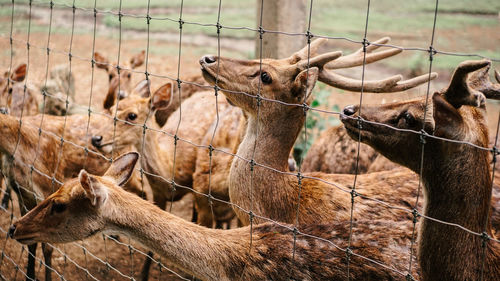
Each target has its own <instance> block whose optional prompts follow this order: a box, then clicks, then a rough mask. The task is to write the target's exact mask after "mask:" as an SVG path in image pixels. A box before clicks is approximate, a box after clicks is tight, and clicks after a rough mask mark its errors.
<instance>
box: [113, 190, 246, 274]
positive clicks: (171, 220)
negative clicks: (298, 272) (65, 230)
mask: <svg viewBox="0 0 500 281" xmlns="http://www.w3.org/2000/svg"><path fill="white" fill-rule="evenodd" d="M106 204H111V206H112V207H111V208H107V210H109V211H107V212H105V214H104V216H105V219H106V225H107V227H106V230H110V231H111V232H118V233H125V234H126V235H129V236H130V237H131V238H132V239H134V240H136V241H138V242H140V243H141V244H143V245H144V246H145V247H147V248H149V249H151V250H153V251H154V252H156V253H158V254H160V255H161V256H163V257H165V258H166V259H168V260H169V261H170V262H172V263H173V264H175V265H176V266H178V267H180V268H182V269H183V270H184V271H186V272H187V273H191V274H193V275H195V276H196V277H198V278H201V279H203V280H228V279H230V278H229V277H228V275H230V273H228V272H229V271H228V270H231V265H236V264H242V263H243V264H244V261H245V258H247V256H246V255H247V253H248V245H249V243H250V240H249V236H248V235H247V233H249V231H248V229H243V230H240V229H238V230H234V231H233V230H232V231H223V230H215V229H209V228H205V227H201V226H198V225H196V224H193V223H189V222H187V221H185V220H183V219H181V218H179V217H176V216H174V215H172V214H170V213H168V212H165V211H163V210H160V209H159V208H158V207H157V206H155V205H153V204H151V203H149V202H147V201H144V200H141V199H140V198H138V197H136V196H133V195H130V194H128V193H127V192H125V191H123V190H116V188H115V189H114V190H113V191H112V192H110V194H109V198H108V202H107V203H106ZM138 206H140V208H138ZM235 232H237V233H236V234H235Z"/></svg>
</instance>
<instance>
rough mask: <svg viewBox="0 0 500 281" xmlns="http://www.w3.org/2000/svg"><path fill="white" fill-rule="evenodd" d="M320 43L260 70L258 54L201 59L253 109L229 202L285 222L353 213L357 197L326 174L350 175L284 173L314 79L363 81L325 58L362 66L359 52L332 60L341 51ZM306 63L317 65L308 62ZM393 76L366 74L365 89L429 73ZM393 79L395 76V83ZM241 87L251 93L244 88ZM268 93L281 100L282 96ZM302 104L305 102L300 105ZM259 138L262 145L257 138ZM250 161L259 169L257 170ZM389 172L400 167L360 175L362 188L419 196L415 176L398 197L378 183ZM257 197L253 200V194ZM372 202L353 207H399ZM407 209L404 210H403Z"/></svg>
mask: <svg viewBox="0 0 500 281" xmlns="http://www.w3.org/2000/svg"><path fill="white" fill-rule="evenodd" d="M322 42H324V40H315V41H313V43H311V46H310V49H311V58H310V60H308V59H307V51H308V47H307V46H306V47H305V48H304V49H303V50H301V51H299V52H297V53H295V54H294V55H292V56H291V57H290V58H287V59H282V60H273V59H264V60H263V61H262V72H260V69H261V65H260V63H259V61H258V60H254V61H241V60H236V59H227V58H220V57H215V56H204V57H202V58H201V60H200V64H201V66H202V73H203V75H204V77H205V79H207V81H208V82H209V83H211V84H215V77H216V75H217V71H218V80H217V81H218V83H217V85H218V86H219V87H220V88H221V89H222V91H223V93H224V94H225V95H226V97H227V98H228V100H229V101H230V102H231V103H232V104H234V105H236V106H238V107H240V108H242V109H243V111H244V112H245V114H246V115H247V116H248V127H247V130H246V135H245V137H244V139H243V141H242V142H241V144H240V146H239V149H238V153H237V154H238V156H239V157H238V158H235V159H234V160H233V162H232V166H231V172H230V178H229V194H230V198H231V202H233V203H235V204H236V205H239V206H240V207H242V208H243V209H244V210H252V211H253V212H254V213H255V214H256V215H258V216H265V217H268V218H271V219H273V220H278V221H282V222H287V223H295V220H296V219H297V218H298V220H299V225H301V224H306V223H312V222H331V221H338V220H344V219H349V218H350V211H349V209H350V204H351V203H350V201H351V200H350V196H349V194H348V193H345V192H343V191H341V190H340V189H338V188H336V187H334V186H332V185H330V184H327V183H325V182H324V181H327V182H330V183H334V185H335V184H338V185H340V186H344V187H345V186H349V185H351V184H352V183H353V182H354V177H353V176H352V175H335V174H333V175H330V174H323V173H312V174H303V175H302V176H303V178H302V179H301V186H299V181H298V178H297V175H296V174H290V173H286V171H287V167H288V155H289V152H290V150H291V148H292V146H293V144H294V142H295V139H296V138H297V136H298V134H299V132H300V130H301V128H302V126H303V124H304V120H305V115H304V108H303V107H302V105H301V104H300V103H301V102H302V101H306V102H310V99H309V98H310V94H311V91H312V88H313V87H314V84H315V82H316V80H317V79H319V80H320V81H323V82H325V83H329V84H330V85H332V86H336V87H343V88H346V85H348V86H349V88H350V89H354V88H356V87H358V88H360V87H361V81H353V80H352V79H351V80H349V79H337V78H338V75H337V74H333V73H332V72H330V71H327V70H326V69H325V68H326V66H325V64H327V63H329V65H330V66H331V67H339V66H340V65H342V66H344V67H348V66H353V65H357V63H359V57H358V56H357V55H355V56H352V55H351V56H346V57H343V58H341V59H339V60H337V61H334V60H335V59H338V58H339V57H340V56H341V53H340V52H333V53H327V54H322V55H317V56H316V50H317V48H318V47H319V45H320V44H321V43H322ZM381 53H385V54H386V53H387V51H385V52H379V53H374V54H369V55H367V61H373V58H375V57H378V58H379V59H380V57H381V56H380V54H381ZM386 56H387V55H386ZM331 61H333V62H331ZM335 63H338V64H335ZM361 63H362V59H361ZM308 65H309V66H310V67H311V68H309V69H307V66H308ZM324 66H325V67H324ZM235 69H238V71H235ZM433 76H435V75H433ZM400 79H401V77H399V76H398V77H396V79H394V78H393V80H397V81H399V80H400ZM393 80H390V79H389V80H384V81H370V82H368V81H367V82H366V84H365V85H366V87H365V90H366V91H393V90H401V89H403V88H411V87H414V86H416V85H418V84H420V83H422V82H425V81H426V78H422V77H419V78H415V79H412V80H408V81H404V82H396V83H394V81H393ZM387 81H392V82H391V83H392V84H391V83H389V82H387ZM239 92H245V93H246V94H238V93H239ZM258 93H260V95H259V97H261V99H259V102H257V99H256V98H255V97H256V96H257V94H258ZM269 100H278V101H279V103H277V102H273V101H269ZM258 103H259V104H260V106H259V107H258V106H257V104H258ZM283 103H285V105H283ZM297 104H299V105H298V106H297ZM256 142H257V144H255V143H256ZM255 146H256V149H255V151H254V147H255ZM243 159H247V160H248V161H249V160H250V159H253V160H254V161H255V163H256V164H255V165H254V167H251V164H250V163H249V162H248V161H245V160H243ZM251 168H253V170H254V172H253V175H252V173H251ZM269 168H271V169H269ZM276 171H283V172H285V173H280V172H276ZM385 176H387V177H388V178H392V177H394V174H393V173H386V174H384V175H383V176H382V175H380V174H379V175H377V176H373V175H372V176H365V177H358V183H359V185H358V186H357V190H359V192H360V193H361V194H365V195H367V196H369V197H373V198H379V199H381V200H383V201H386V202H390V204H394V205H401V204H405V203H402V202H405V200H413V199H409V198H412V197H413V196H415V191H414V190H413V188H407V184H409V183H410V182H414V183H416V178H415V177H414V176H408V179H407V181H406V182H405V183H404V184H403V185H402V186H401V190H400V192H401V193H399V194H398V195H397V196H396V195H394V197H392V196H387V194H385V193H384V192H383V189H384V187H381V186H378V187H375V184H373V183H374V182H377V181H382V182H383V180H382V178H384V177H385ZM314 178H319V179H321V180H315V179H314ZM393 180H395V179H393ZM381 184H382V183H381ZM405 186H406V187H405ZM358 188H359V189H358ZM385 188H389V187H388V186H386V187H385ZM299 190H300V192H301V193H300V194H301V195H300V206H297V204H298V202H299ZM251 198H253V199H252V200H250V199H251ZM413 198H414V197H413ZM371 203H373V202H371ZM371 203H370V202H368V201H364V202H362V203H360V204H358V205H357V207H356V209H355V213H358V214H359V215H360V216H363V217H365V216H366V217H373V216H378V215H380V216H387V217H386V218H390V219H395V218H394V212H395V211H394V210H391V211H388V210H387V209H386V208H381V206H377V204H371ZM365 204H367V205H365ZM368 205H370V206H369V207H368ZM373 208H376V209H379V211H375V209H373ZM297 211H298V214H297ZM235 212H236V214H237V216H238V218H239V219H240V220H241V221H242V222H243V223H244V224H249V223H250V218H249V215H248V213H247V212H244V211H242V210H240V209H235ZM396 212H397V211H396ZM405 216H406V215H402V217H405ZM255 219H256V222H257V223H258V222H261V220H260V219H259V218H255Z"/></svg>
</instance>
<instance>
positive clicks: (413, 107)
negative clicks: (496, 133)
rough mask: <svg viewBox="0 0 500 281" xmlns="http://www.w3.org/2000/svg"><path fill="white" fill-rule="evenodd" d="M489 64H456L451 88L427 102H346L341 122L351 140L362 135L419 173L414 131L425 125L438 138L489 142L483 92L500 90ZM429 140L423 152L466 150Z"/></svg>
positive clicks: (418, 140) (418, 143) (489, 94)
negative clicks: (378, 104) (347, 103)
mask: <svg viewBox="0 0 500 281" xmlns="http://www.w3.org/2000/svg"><path fill="white" fill-rule="evenodd" d="M489 68H490V62H489V61H485V60H482V61H465V62H463V63H461V64H460V65H459V66H458V67H457V68H456V70H455V72H454V74H453V76H452V79H451V81H450V84H449V85H448V87H446V88H444V89H442V90H441V91H438V92H435V93H434V94H433V95H432V98H431V99H430V100H429V101H428V102H426V100H425V98H418V99H415V100H411V101H405V102H399V103H392V104H386V105H380V106H363V108H362V109H361V110H360V109H359V107H358V106H347V107H345V108H344V110H343V115H342V116H341V120H342V122H343V123H344V125H345V127H346V129H347V132H348V133H349V135H350V136H351V137H352V138H354V139H356V140H357V139H358V136H359V134H360V135H361V140H362V141H363V142H365V143H367V144H369V145H371V146H373V147H374V148H375V149H376V150H378V151H379V152H381V153H382V154H383V155H384V156H386V157H388V158H389V159H391V160H392V161H394V162H397V163H399V164H402V165H404V166H407V167H409V168H411V169H412V170H414V171H417V172H418V171H419V169H420V157H419V155H420V153H421V151H420V150H421V148H422V145H421V141H422V140H421V137H420V135H419V134H418V133H416V132H418V131H420V130H422V129H423V130H424V131H425V132H426V133H427V134H430V135H434V136H436V137H440V138H446V139H451V140H457V141H467V142H471V143H473V144H476V145H479V146H482V147H487V146H488V135H487V134H488V130H487V127H486V116H485V114H486V113H485V95H486V97H487V98H496V97H497V96H498V95H499V93H500V91H499V85H498V84H497V85H492V84H491V82H490V81H489V77H488V70H489ZM424 113H425V114H426V115H425V116H424ZM365 121H366V122H365ZM358 124H360V125H359V126H358ZM394 128H396V129H394ZM426 142H431V143H432V144H428V145H426V146H425V148H426V152H425V154H427V155H434V157H437V155H440V157H441V156H443V157H444V155H449V154H450V153H449V152H450V151H451V149H453V150H456V152H457V153H461V152H460V151H461V150H462V149H464V146H459V145H456V144H454V143H450V142H443V141H440V140H436V139H433V138H426ZM427 150H429V151H427ZM445 152H447V153H445ZM429 157H430V156H429ZM426 167H429V168H431V167H430V166H428V165H426Z"/></svg>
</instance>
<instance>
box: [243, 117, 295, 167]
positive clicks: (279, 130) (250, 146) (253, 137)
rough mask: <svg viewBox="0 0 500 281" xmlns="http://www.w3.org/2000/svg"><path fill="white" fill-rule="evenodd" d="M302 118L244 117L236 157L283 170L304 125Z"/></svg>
mask: <svg viewBox="0 0 500 281" xmlns="http://www.w3.org/2000/svg"><path fill="white" fill-rule="evenodd" d="M303 117H304V116H299V117H298V118H297V117H288V116H287V118H283V117H282V118H280V116H278V117H274V116H272V117H268V118H265V117H261V118H259V119H257V117H256V116H250V117H248V125H247V129H246V134H245V136H244V138H243V140H242V142H241V144H240V145H239V148H238V156H240V157H243V158H245V159H247V160H251V159H253V160H254V161H255V162H256V163H258V164H261V165H265V166H267V167H270V168H273V169H277V170H280V171H286V170H287V167H288V156H289V154H290V151H291V150H292V147H293V145H294V143H295V140H296V139H297V136H298V135H299V133H300V130H301V128H302V125H303V124H304V122H303V119H304V118H303ZM239 161H241V160H239Z"/></svg>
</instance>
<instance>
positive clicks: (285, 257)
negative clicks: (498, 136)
mask: <svg viewBox="0 0 500 281" xmlns="http://www.w3.org/2000/svg"><path fill="white" fill-rule="evenodd" d="M388 40H389V39H388V38H384V39H381V40H379V41H376V42H374V43H376V44H370V45H368V46H367V47H366V48H365V50H366V53H364V52H363V49H360V50H358V51H357V52H354V53H353V54H350V55H347V56H342V53H341V52H329V53H324V54H318V49H319V47H320V46H321V44H322V43H324V42H325V41H326V40H325V39H317V40H314V41H312V42H311V44H310V45H309V46H306V47H305V48H304V49H302V50H300V51H298V52H297V53H295V54H293V55H292V56H291V57H289V58H286V59H280V60H275V59H263V60H237V59H229V58H222V57H217V56H203V57H202V58H201V59H200V61H199V63H200V65H201V72H202V77H203V78H204V80H205V81H206V82H208V84H210V85H212V86H215V88H216V89H220V90H221V92H222V93H223V94H224V95H225V96H226V99H223V98H221V97H220V96H218V95H216V94H215V95H214V91H213V90H210V91H200V88H199V87H197V86H194V85H196V84H203V83H204V81H203V79H202V77H201V76H198V77H192V79H188V80H189V81H194V82H195V83H190V84H186V83H183V84H181V87H180V91H179V88H178V87H177V86H176V87H174V86H173V85H172V83H167V84H165V85H162V86H161V87H159V88H158V89H157V90H156V91H154V92H153V93H151V92H150V83H149V81H148V80H145V81H142V82H140V83H139V84H138V85H137V86H136V87H135V88H132V87H131V86H130V76H131V72H130V71H126V70H123V69H122V70H121V71H117V69H116V68H114V67H112V66H111V64H109V62H108V61H107V60H106V59H105V58H104V57H103V56H101V55H99V54H97V53H96V54H94V59H95V61H96V62H97V63H96V65H97V67H99V68H102V69H104V70H106V71H107V73H108V74H109V91H108V93H107V96H106V98H105V102H104V109H105V110H108V112H109V113H110V114H109V115H115V114H116V115H115V116H116V118H113V117H112V118H109V117H108V116H106V115H92V116H91V117H89V116H88V115H78V114H72V115H69V114H68V115H66V116H64V117H61V116H53V115H49V114H44V115H34V114H35V113H36V112H38V110H35V109H38V108H37V106H38V105H37V104H35V103H36V96H35V95H33V94H32V93H31V91H28V90H26V87H23V85H22V84H21V83H22V82H21V81H22V80H23V77H24V74H23V73H22V72H23V69H24V71H25V70H26V67H25V66H24V67H20V68H18V69H16V70H15V71H9V72H8V73H7V74H6V76H5V77H4V79H3V80H1V81H0V82H1V83H2V87H3V90H2V93H1V95H2V99H3V97H4V96H5V97H7V99H8V103H7V104H6V105H7V106H4V104H1V105H0V106H1V107H2V108H1V109H0V110H1V111H2V114H0V134H1V136H2V137H1V138H0V153H1V154H2V162H1V164H2V167H1V171H2V173H3V177H4V178H5V183H6V186H7V190H9V189H10V190H13V191H15V192H16V193H17V195H18V197H19V200H18V201H19V203H20V206H21V214H22V215H23V217H21V218H20V219H18V220H16V221H15V222H14V223H13V225H12V226H11V227H10V228H9V230H8V234H9V236H10V237H11V238H13V239H16V240H17V241H18V242H20V243H23V244H27V245H29V246H28V249H29V252H30V253H31V255H29V256H28V265H27V276H28V278H34V277H35V271H34V266H35V264H34V263H35V261H34V258H33V257H34V255H35V254H36V243H46V242H50V243H67V242H71V241H76V240H80V239H84V238H86V237H89V236H91V235H94V234H96V233H98V232H103V231H104V232H106V233H112V234H126V235H128V236H130V237H131V238H133V239H135V240H137V241H138V242H140V243H141V244H143V245H144V246H145V247H146V248H148V249H150V250H151V251H152V252H155V253H157V254H160V255H161V256H163V257H165V258H167V259H168V260H169V261H170V262H171V263H172V264H174V265H175V266H177V267H178V268H180V269H181V270H183V271H184V272H186V273H188V274H192V275H193V276H195V277H196V278H199V279H201V280H288V279H294V280H346V279H348V278H351V279H353V280H401V279H404V278H409V277H411V278H415V279H420V280H479V279H481V280H498V278H499V277H500V244H499V243H498V242H497V241H496V240H495V237H496V236H495V232H496V231H497V230H498V229H500V189H499V188H498V185H497V184H496V178H492V170H491V167H490V166H491V163H492V156H491V150H487V149H481V148H488V147H491V145H490V136H489V134H488V127H487V124H486V108H485V100H486V98H490V99H499V98H500V84H497V83H491V82H490V80H489V70H490V62H489V61H486V60H481V61H466V62H463V63H461V64H460V65H458V66H457V68H456V69H455V72H454V73H453V75H452V78H451V81H450V83H449V85H448V86H447V87H445V88H443V89H442V90H440V91H437V92H435V93H434V94H432V95H430V96H429V99H428V100H426V98H425V97H422V98H417V99H414V100H410V101H404V102H398V103H390V104H384V105H375V106H363V107H362V108H359V107H358V106H347V107H345V108H344V109H343V112H342V113H341V114H340V118H341V121H342V123H343V126H342V127H335V128H331V129H329V130H327V131H325V132H324V133H323V134H321V135H320V137H319V138H318V140H317V141H316V143H315V144H314V145H313V146H312V148H311V149H310V151H309V153H308V155H307V156H306V158H305V160H304V162H303V165H302V167H301V169H300V170H299V171H300V172H299V173H297V172H295V169H296V167H295V163H294V161H293V160H292V158H291V157H290V154H291V150H292V148H293V146H294V143H295V141H296V139H297V137H298V135H299V133H300V131H301V129H302V127H303V125H304V121H305V118H306V114H305V111H306V110H307V108H308V105H309V104H310V102H311V100H312V94H311V93H312V90H313V88H314V85H315V83H316V82H317V81H318V80H319V81H321V82H323V83H326V84H328V85H330V86H332V87H335V88H340V89H345V90H349V91H364V92H375V93H385V92H399V91H404V90H406V89H410V88H413V87H416V86H418V85H420V84H423V83H426V82H428V81H429V80H430V79H434V78H435V77H437V74H435V73H431V74H427V75H423V76H420V77H416V78H413V79H410V80H405V81H401V79H402V77H401V76H400V75H397V76H394V77H390V78H387V79H384V80H377V81H361V80H353V79H350V78H347V77H344V76H341V75H339V74H337V73H335V72H333V70H335V69H340V68H349V67H353V66H359V65H362V64H363V63H372V62H375V61H378V60H381V59H384V58H387V57H389V56H393V55H396V54H397V53H399V52H401V50H399V49H390V50H385V51H375V50H376V49H377V48H378V46H379V45H380V44H385V43H387V42H388ZM374 51H375V52H374ZM144 55H145V54H144V52H143V53H141V54H139V55H137V56H136V57H134V58H132V59H131V61H130V65H129V68H135V67H137V66H139V65H141V64H142V62H143V61H144ZM59 72H60V73H63V75H62V76H60V77H63V78H67V79H66V80H65V79H62V81H66V82H65V83H60V84H63V85H64V87H63V88H62V89H63V90H64V89H66V90H67V89H69V88H71V85H72V83H73V82H72V79H73V78H71V77H70V76H71V75H70V74H69V73H67V72H64V71H59ZM9 75H10V76H9ZM495 75H496V79H497V80H498V81H500V74H499V73H498V72H496V73H495ZM56 80H57V79H56ZM68 81H69V82H68ZM54 92H56V91H54ZM61 93H63V94H62V97H64V98H58V99H57V98H56V99H55V100H61V101H64V102H65V99H66V96H71V95H72V94H69V92H64V91H62V92H61ZM216 93H217V91H216ZM59 95H60V94H59ZM49 96H50V95H49ZM20 98H21V102H18V101H17V100H19V99H20ZM14 101H15V102H14ZM23 101H24V102H23ZM34 104H35V105H34ZM62 105H64V107H61V105H58V106H59V107H58V108H59V110H56V111H57V112H61V113H69V112H70V111H68V110H67V107H66V106H65V105H66V104H65V103H63V104H62ZM33 107H35V109H33ZM62 108H65V109H66V110H62ZM181 110H182V111H181ZM20 112H23V117H22V122H20V120H19V118H18V116H19V115H20ZM44 112H46V113H51V111H50V110H49V111H47V110H45V111H44ZM181 113H182V114H181ZM216 116H217V117H216ZM40 128H41V130H40ZM351 138H352V139H351ZM358 139H359V140H361V141H362V142H363V143H365V144H367V145H361V146H359V147H360V151H359V162H356V161H357V160H356V154H358V152H357V147H358V143H357V141H358ZM423 143H425V145H423ZM113 154H114V155H118V154H121V156H119V157H117V158H115V159H114V160H113V162H112V163H111V164H110V162H109V161H108V160H107V158H106V157H102V155H106V156H107V157H111V156H112V155H113ZM110 155H111V156H110ZM139 155H141V157H139ZM384 157H387V158H384ZM139 158H140V159H139ZM388 159H389V160H390V161H389V160H388ZM391 161H392V162H391ZM395 163H397V164H399V165H402V166H404V167H406V168H403V167H399V166H398V165H396V164H395ZM422 163H423V165H422ZM136 166H138V167H140V168H137V167H136ZM407 168H408V169H407ZM139 171H141V172H143V174H144V175H145V177H142V176H141V173H140V172H139ZM358 172H361V173H364V174H358V175H355V174H356V173H358ZM366 172H367V173H366ZM418 175H420V176H421V179H420V180H421V182H422V183H423V196H422V198H420V200H417V197H418V191H417V189H418V187H419V178H418ZM353 183H354V184H355V189H352V188H353ZM144 186H149V187H150V193H149V192H147V190H149V189H145V188H144ZM353 190H354V191H353ZM128 191H130V192H128ZM192 191H193V193H194V195H195V196H194V198H195V200H194V206H195V210H196V212H193V221H194V222H195V223H192V222H188V221H185V220H183V219H181V218H179V217H176V216H174V215H172V214H170V213H168V212H166V211H164V209H165V207H166V204H167V202H168V201H176V200H179V199H181V198H182V197H183V196H184V195H185V194H187V193H189V192H192ZM131 192H132V193H131ZM133 193H135V194H133ZM6 194H7V195H8V193H7V192H6ZM137 195H139V196H137ZM141 197H142V198H141ZM37 198H45V200H43V201H42V202H37ZM143 198H148V199H149V200H144V199H143ZM148 201H152V202H153V203H154V204H152V203H150V202H148ZM381 201H382V202H381ZM227 202H230V204H228V203H227ZM415 202H418V206H415ZM352 206H354V208H352ZM414 207H415V208H417V209H418V210H421V209H423V211H421V212H420V213H419V214H417V215H415V213H412V212H411V210H412V209H413V208H414ZM234 217H236V218H237V219H238V226H241V227H238V228H236V229H221V228H223V225H224V224H225V223H229V222H230V221H231V220H232V219H233V218H234ZM416 217H420V220H419V221H418V222H417V224H418V227H417V231H418V239H417V241H416V242H415V244H416V247H417V248H418V249H417V251H416V253H414V252H413V251H412V249H411V245H412V243H411V240H412V230H413V227H414V224H413V219H414V218H416ZM351 218H352V220H351ZM269 220H272V221H274V222H269ZM275 221H277V222H279V223H275ZM213 227H215V228H216V229H213ZM228 228H229V227H228ZM464 228H465V229H466V230H468V231H466V230H464ZM350 233H352V237H351V236H350ZM42 245H43V244H42ZM42 249H43V251H44V259H45V264H46V265H48V267H47V269H46V276H45V278H46V280H50V279H51V272H50V270H49V267H50V265H51V253H52V249H51V248H50V247H46V246H44V247H42ZM150 254H151V255H152V253H150ZM412 254H415V256H414V257H412ZM410 258H413V259H416V260H417V261H418V263H417V265H416V266H409V265H410V263H411V262H410ZM150 261H151V260H150V259H147V260H146V262H145V264H144V266H143V269H142V272H141V274H142V276H141V278H142V279H143V280H146V279H147V278H148V270H149V266H150V264H149V263H150Z"/></svg>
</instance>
